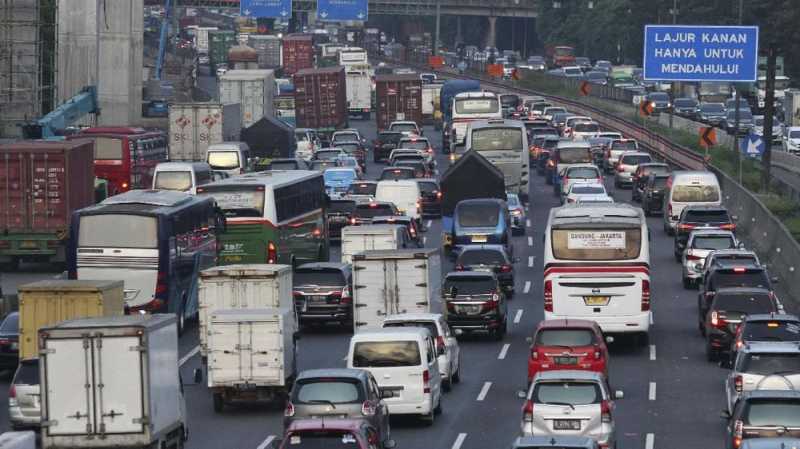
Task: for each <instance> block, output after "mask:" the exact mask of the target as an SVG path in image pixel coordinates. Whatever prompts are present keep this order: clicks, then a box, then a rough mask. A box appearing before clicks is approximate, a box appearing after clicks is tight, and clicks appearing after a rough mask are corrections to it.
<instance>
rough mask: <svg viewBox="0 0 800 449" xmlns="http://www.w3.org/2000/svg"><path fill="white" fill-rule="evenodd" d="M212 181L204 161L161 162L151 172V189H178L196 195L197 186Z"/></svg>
mask: <svg viewBox="0 0 800 449" xmlns="http://www.w3.org/2000/svg"><path fill="white" fill-rule="evenodd" d="M213 181H214V176H213V172H212V171H211V166H210V165H208V164H206V163H205V162H161V163H160V164H158V165H156V170H155V172H154V173H153V189H158V190H178V191H180V192H186V193H191V194H192V195H197V186H201V185H203V184H208V183H210V182H213Z"/></svg>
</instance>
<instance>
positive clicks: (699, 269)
mask: <svg viewBox="0 0 800 449" xmlns="http://www.w3.org/2000/svg"><path fill="white" fill-rule="evenodd" d="M737 248H739V241H738V240H737V239H736V236H735V235H733V232H731V231H725V230H722V229H698V230H696V231H692V233H691V234H689V240H687V241H686V249H685V250H684V251H683V257H682V261H681V262H682V265H683V270H682V271H683V288H687V289H689V288H694V287H695V286H696V285H697V283H698V282H699V281H700V279H702V278H703V266H704V265H705V263H706V257H707V256H708V254H709V253H710V252H711V251H717V250H725V249H737Z"/></svg>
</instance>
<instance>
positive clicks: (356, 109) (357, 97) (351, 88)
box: [345, 70, 372, 120]
mask: <svg viewBox="0 0 800 449" xmlns="http://www.w3.org/2000/svg"><path fill="white" fill-rule="evenodd" d="M345 80H346V84H347V111H348V113H349V114H350V115H360V116H361V118H362V119H364V120H369V118H370V112H371V111H372V78H371V77H370V76H369V73H367V72H366V71H364V70H348V71H347V73H346V79H345Z"/></svg>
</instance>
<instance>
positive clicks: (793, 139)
mask: <svg viewBox="0 0 800 449" xmlns="http://www.w3.org/2000/svg"><path fill="white" fill-rule="evenodd" d="M784 133H785V134H784V136H783V149H784V151H788V152H790V153H795V154H797V153H800V126H789V127H787V128H786V130H785V131H784Z"/></svg>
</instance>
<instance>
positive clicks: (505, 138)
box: [471, 127, 522, 151]
mask: <svg viewBox="0 0 800 449" xmlns="http://www.w3.org/2000/svg"><path fill="white" fill-rule="evenodd" d="M471 148H472V149H473V150H475V151H493V150H521V149H522V129H521V128H499V127H492V128H480V129H475V130H473V131H472V147H471Z"/></svg>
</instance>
